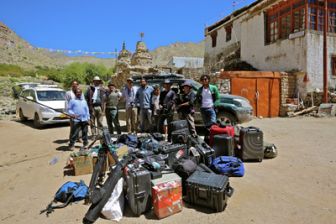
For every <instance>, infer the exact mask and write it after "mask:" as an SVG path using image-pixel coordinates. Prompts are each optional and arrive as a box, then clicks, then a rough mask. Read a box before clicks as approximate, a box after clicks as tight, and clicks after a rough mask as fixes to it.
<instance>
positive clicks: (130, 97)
mask: <svg viewBox="0 0 336 224" xmlns="http://www.w3.org/2000/svg"><path fill="white" fill-rule="evenodd" d="M137 89H138V88H136V87H135V86H133V79H132V78H128V79H127V83H126V85H125V87H124V89H123V91H122V97H123V98H124V99H125V108H126V127H127V132H128V133H131V132H132V133H135V132H136V131H137V127H136V124H137V116H138V111H137V108H136V106H135V95H136V92H137Z"/></svg>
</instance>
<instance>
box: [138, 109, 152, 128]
mask: <svg viewBox="0 0 336 224" xmlns="http://www.w3.org/2000/svg"><path fill="white" fill-rule="evenodd" d="M140 129H141V132H148V133H149V132H151V131H152V110H151V109H149V108H148V109H147V108H141V109H140Z"/></svg>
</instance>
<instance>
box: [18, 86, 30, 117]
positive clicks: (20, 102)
mask: <svg viewBox="0 0 336 224" xmlns="http://www.w3.org/2000/svg"><path fill="white" fill-rule="evenodd" d="M27 96H29V90H23V91H22V92H21V94H20V98H19V100H18V110H21V111H22V113H23V116H25V117H27V116H28V112H27V99H26V98H27Z"/></svg>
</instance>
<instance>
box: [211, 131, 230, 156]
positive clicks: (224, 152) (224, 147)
mask: <svg viewBox="0 0 336 224" xmlns="http://www.w3.org/2000/svg"><path fill="white" fill-rule="evenodd" d="M212 148H213V149H214V150H215V156H216V157H218V156H234V139H233V137H232V136H229V135H226V134H221V135H215V136H214V141H213V147H212Z"/></svg>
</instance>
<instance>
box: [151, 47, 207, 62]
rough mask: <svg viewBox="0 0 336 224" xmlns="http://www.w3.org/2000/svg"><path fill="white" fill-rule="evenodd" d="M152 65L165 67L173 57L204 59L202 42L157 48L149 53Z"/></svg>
mask: <svg viewBox="0 0 336 224" xmlns="http://www.w3.org/2000/svg"><path fill="white" fill-rule="evenodd" d="M151 55H152V56H153V64H154V65H167V63H168V62H169V60H170V59H171V58H172V57H173V56H180V57H202V58H203V57H204V41H202V42H200V43H191V42H190V43H174V44H170V45H168V46H163V47H158V48H156V49H155V50H154V51H152V52H151Z"/></svg>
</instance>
